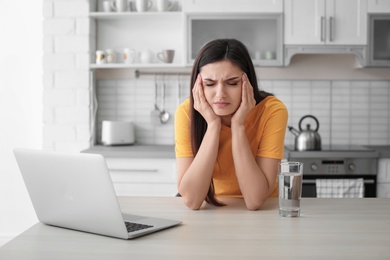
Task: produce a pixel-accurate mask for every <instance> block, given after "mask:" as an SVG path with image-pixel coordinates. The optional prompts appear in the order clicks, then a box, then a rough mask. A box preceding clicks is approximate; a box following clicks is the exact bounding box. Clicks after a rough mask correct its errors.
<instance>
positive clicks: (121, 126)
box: [102, 120, 135, 145]
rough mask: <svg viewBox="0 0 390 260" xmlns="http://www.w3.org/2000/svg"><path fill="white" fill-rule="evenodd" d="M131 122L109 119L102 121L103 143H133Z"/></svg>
mask: <svg viewBox="0 0 390 260" xmlns="http://www.w3.org/2000/svg"><path fill="white" fill-rule="evenodd" d="M134 142H135V136H134V124H133V122H121V121H109V120H103V122H102V143H103V145H130V144H134Z"/></svg>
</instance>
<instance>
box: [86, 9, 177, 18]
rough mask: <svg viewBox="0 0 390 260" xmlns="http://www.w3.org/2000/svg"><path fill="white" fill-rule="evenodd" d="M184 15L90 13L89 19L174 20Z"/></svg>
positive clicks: (165, 13)
mask: <svg viewBox="0 0 390 260" xmlns="http://www.w3.org/2000/svg"><path fill="white" fill-rule="evenodd" d="M181 15H182V12H178V11H175V12H143V13H137V12H122V13H117V12H109V13H108V12H90V13H89V17H90V18H94V19H132V18H136V19H139V18H140V17H146V18H153V19H155V18H159V17H160V18H163V17H164V18H166V17H172V18H179V17H180V16H181Z"/></svg>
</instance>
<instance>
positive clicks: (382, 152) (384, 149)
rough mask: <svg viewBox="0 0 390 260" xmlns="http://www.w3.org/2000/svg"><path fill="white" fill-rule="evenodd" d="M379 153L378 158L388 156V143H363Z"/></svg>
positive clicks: (389, 154)
mask: <svg viewBox="0 0 390 260" xmlns="http://www.w3.org/2000/svg"><path fill="white" fill-rule="evenodd" d="M365 147H368V148H370V149H373V150H375V151H377V152H378V153H379V158H390V145H365Z"/></svg>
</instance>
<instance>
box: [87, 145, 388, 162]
mask: <svg viewBox="0 0 390 260" xmlns="http://www.w3.org/2000/svg"><path fill="white" fill-rule="evenodd" d="M364 147H367V148H369V149H372V150H375V151H376V152H377V154H376V155H375V156H378V154H379V158H390V146H389V145H365V146H364ZM82 152H84V153H98V154H102V155H103V156H105V157H107V158H110V157H111V158H172V159H174V158H175V146H174V145H137V144H136V145H128V146H103V145H96V146H93V147H91V148H89V149H86V150H84V151H82ZM289 153H291V154H294V155H298V156H303V157H305V156H307V153H311V156H313V154H312V152H296V151H292V150H291V149H290V148H287V147H285V150H284V157H285V158H288V155H289ZM316 153H317V154H319V156H321V157H324V156H325V157H326V156H328V157H329V156H331V154H330V153H331V152H329V151H322V152H316ZM361 154H363V153H362V152H359V153H358V155H361ZM349 156H351V153H349ZM370 156H372V153H370Z"/></svg>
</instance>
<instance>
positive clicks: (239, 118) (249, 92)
mask: <svg viewBox="0 0 390 260" xmlns="http://www.w3.org/2000/svg"><path fill="white" fill-rule="evenodd" d="M241 80H242V89H241V104H240V106H239V107H238V109H237V111H236V112H235V113H234V115H233V117H232V125H233V124H237V125H244V124H245V120H246V118H247V116H248V114H249V112H250V111H251V110H252V109H253V108H254V107H255V105H256V100H255V98H254V94H253V87H252V85H251V83H250V82H249V79H248V77H247V75H246V73H244V74H242V77H241Z"/></svg>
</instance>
